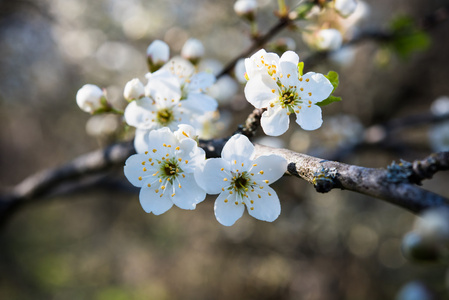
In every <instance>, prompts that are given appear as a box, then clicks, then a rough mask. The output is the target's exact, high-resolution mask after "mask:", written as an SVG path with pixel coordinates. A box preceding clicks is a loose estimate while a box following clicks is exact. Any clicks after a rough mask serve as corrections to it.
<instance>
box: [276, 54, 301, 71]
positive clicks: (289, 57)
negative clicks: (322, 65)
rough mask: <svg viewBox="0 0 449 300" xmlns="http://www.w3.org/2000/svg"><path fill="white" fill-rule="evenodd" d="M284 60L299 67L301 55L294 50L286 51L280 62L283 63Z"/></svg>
mask: <svg viewBox="0 0 449 300" xmlns="http://www.w3.org/2000/svg"><path fill="white" fill-rule="evenodd" d="M282 62H290V63H292V64H294V65H295V66H296V69H298V63H299V56H298V54H296V53H295V52H293V51H286V52H284V54H282V56H281V59H280V60H279V64H281V65H282Z"/></svg>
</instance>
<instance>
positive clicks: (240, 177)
mask: <svg viewBox="0 0 449 300" xmlns="http://www.w3.org/2000/svg"><path fill="white" fill-rule="evenodd" d="M231 174H232V175H233V177H232V182H231V187H232V188H234V191H236V192H237V193H238V194H240V195H243V194H245V193H246V192H247V191H248V188H249V187H251V184H250V183H251V178H250V176H249V175H248V173H247V172H243V173H241V174H240V173H237V174H234V173H233V172H231Z"/></svg>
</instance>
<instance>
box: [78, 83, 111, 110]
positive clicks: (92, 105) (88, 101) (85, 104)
mask: <svg viewBox="0 0 449 300" xmlns="http://www.w3.org/2000/svg"><path fill="white" fill-rule="evenodd" d="M105 102H106V97H105V95H104V93H103V90H102V89H100V88H99V87H98V86H96V85H93V84H85V85H83V87H82V88H80V89H79V90H78V92H77V93H76V103H77V104H78V106H79V107H80V108H81V109H82V110H83V111H85V112H88V113H90V114H93V113H95V112H96V111H98V110H100V109H102V108H105V106H106V105H105Z"/></svg>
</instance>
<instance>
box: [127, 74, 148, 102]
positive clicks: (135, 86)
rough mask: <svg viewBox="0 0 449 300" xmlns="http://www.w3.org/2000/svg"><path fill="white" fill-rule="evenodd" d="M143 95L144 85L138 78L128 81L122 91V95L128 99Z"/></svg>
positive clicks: (138, 97)
mask: <svg viewBox="0 0 449 300" xmlns="http://www.w3.org/2000/svg"><path fill="white" fill-rule="evenodd" d="M143 96H145V87H144V86H143V83H142V82H140V80H139V79H138V78H134V79H132V80H130V81H128V82H127V83H126V85H125V89H124V91H123V97H124V98H125V99H126V100H128V101H132V100H137V99H140V98H142V97H143Z"/></svg>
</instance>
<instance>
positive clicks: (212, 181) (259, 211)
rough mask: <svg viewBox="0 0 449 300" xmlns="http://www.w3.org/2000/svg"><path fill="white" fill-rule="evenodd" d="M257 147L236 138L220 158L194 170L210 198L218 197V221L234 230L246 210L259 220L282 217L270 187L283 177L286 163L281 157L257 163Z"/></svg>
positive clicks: (276, 198)
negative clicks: (212, 195)
mask: <svg viewBox="0 0 449 300" xmlns="http://www.w3.org/2000/svg"><path fill="white" fill-rule="evenodd" d="M254 150H255V148H254V145H253V144H251V142H250V141H249V140H248V138H247V137H246V136H244V135H241V134H236V135H234V136H233V137H231V138H230V139H229V141H228V142H227V143H226V144H225V146H224V147H223V150H222V152H221V158H211V159H208V160H206V162H205V164H204V165H201V166H200V167H199V168H197V169H196V170H195V179H196V181H197V183H198V185H199V186H200V187H202V188H203V189H204V190H205V191H206V192H207V193H208V194H219V196H218V198H217V199H216V201H215V208H214V210H215V217H216V218H217V220H218V222H220V223H221V224H223V225H225V226H231V225H232V224H234V223H235V221H237V220H238V219H239V218H240V217H241V216H242V215H243V211H244V210H245V206H246V207H247V208H248V213H249V214H250V215H251V216H253V217H254V218H256V219H259V220H262V221H267V222H272V221H274V220H276V219H277V217H278V216H279V214H280V213H281V205H280V202H279V198H278V196H277V194H276V192H275V191H274V190H273V189H272V188H271V187H269V184H271V183H273V182H275V181H276V180H278V179H279V178H281V177H282V175H283V174H284V172H285V171H286V170H287V161H286V160H285V159H284V158H283V157H280V156H278V155H274V154H272V155H267V156H260V157H258V158H256V159H254Z"/></svg>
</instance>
